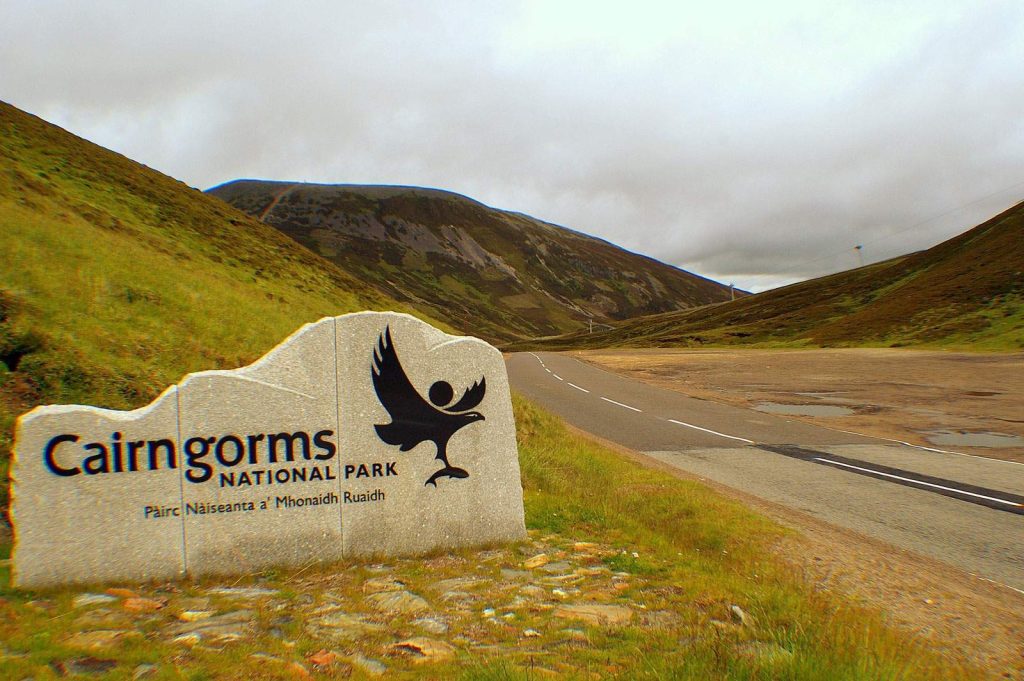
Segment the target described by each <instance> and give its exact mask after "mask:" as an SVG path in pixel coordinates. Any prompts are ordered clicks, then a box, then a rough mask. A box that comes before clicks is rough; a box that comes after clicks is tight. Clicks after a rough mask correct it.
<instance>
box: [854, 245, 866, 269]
mask: <svg viewBox="0 0 1024 681" xmlns="http://www.w3.org/2000/svg"><path fill="white" fill-rule="evenodd" d="M853 250H855V251H857V266H858V267H864V247H863V246H862V245H860V244H857V245H856V246H854V247H853Z"/></svg>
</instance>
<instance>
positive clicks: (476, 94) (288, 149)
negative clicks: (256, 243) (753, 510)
mask: <svg viewBox="0 0 1024 681" xmlns="http://www.w3.org/2000/svg"><path fill="white" fill-rule="evenodd" d="M140 7H142V8H143V9H144V12H143V10H142V9H139V8H140ZM929 7H930V5H929V4H928V3H922V4H921V5H920V7H919V8H918V9H920V10H921V11H927V10H928V9H929ZM847 9H849V8H847ZM850 11H852V10H850ZM865 11H866V12H868V11H869V10H865ZM875 11H879V12H881V10H875ZM958 12H959V14H958V13H957V12H953V13H950V14H948V16H947V15H943V17H944V18H943V19H942V20H941V21H939V20H936V21H933V22H923V23H922V24H921V26H922V28H921V29H920V31H918V33H917V34H913V36H912V37H911V38H906V43H905V44H901V45H900V46H899V49H895V50H888V51H886V55H888V56H886V57H885V58H884V59H882V58H878V57H877V56H875V57H873V59H874V61H871V60H870V59H868V57H867V56H866V57H865V58H864V63H871V64H873V66H872V67H871V68H866V67H865V68H858V69H853V70H851V71H850V72H849V73H847V72H836V73H835V74H834V78H830V79H827V80H814V78H812V76H815V74H817V73H818V72H820V71H821V70H822V69H825V68H826V67H827V66H828V65H832V64H836V63H839V64H845V63H846V62H844V61H842V60H838V61H837V60H836V59H834V58H833V57H834V55H832V54H831V53H830V52H829V50H830V49H832V48H831V47H830V46H829V44H828V40H830V39H831V38H830V37H829V36H815V35H814V30H815V26H813V25H809V26H804V25H797V24H799V22H798V21H797V20H796V19H794V20H793V22H792V23H793V24H794V25H797V28H795V29H791V28H786V29H785V31H788V32H785V31H784V32H782V33H780V34H778V35H774V34H771V35H768V36H767V37H763V36H758V35H756V34H751V35H750V36H748V37H749V38H750V40H751V46H750V49H751V50H753V51H744V45H743V44H738V45H736V46H735V49H732V50H730V51H725V50H723V49H720V48H715V49H712V48H709V47H708V46H707V45H703V44H701V43H700V42H699V41H687V40H685V39H677V40H675V42H671V41H670V42H669V43H668V44H666V45H664V46H660V47H658V49H655V50H652V51H651V53H650V54H645V55H643V56H641V57H634V56H631V55H623V54H619V53H617V52H615V51H614V50H613V49H611V48H606V47H605V46H602V45H600V44H594V43H589V44H572V45H557V44H556V45H553V46H552V45H546V46H544V47H542V48H537V50H536V51H532V52H527V53H524V52H523V51H521V50H518V47H517V46H518V43H517V42H516V41H517V34H516V33H515V30H513V29H511V28H510V27H514V26H516V25H517V24H516V19H517V17H518V16H519V13H520V8H519V7H518V5H517V4H516V3H511V2H508V3H497V4H493V5H490V6H489V9H488V10H486V11H485V10H482V9H480V7H479V6H478V5H477V4H470V3H462V2H448V3H411V2H410V3H374V4H373V7H372V8H370V7H369V5H362V6H357V5H356V4H354V3H353V4H347V3H342V4H338V3H331V2H322V3H306V4H302V5H298V6H292V5H289V6H287V7H285V6H283V5H282V4H281V3H258V4H251V3H204V4H200V3H191V4H190V3H186V4H185V5H177V4H175V5H164V6H160V5H158V4H156V3H145V4H144V5H143V4H141V3H113V2H107V3H73V2H45V3H35V2H33V3H27V2H26V3H23V4H22V5H20V6H17V7H15V6H13V5H8V6H7V7H6V8H4V9H2V10H0V26H2V27H0V84H2V86H3V95H2V96H3V97H4V98H6V99H8V100H9V101H11V102H12V103H14V104H16V105H19V106H22V107H23V108H26V109H28V110H30V111H33V112H35V113H38V114H40V115H42V116H43V117H45V118H48V119H50V120H54V121H55V122H57V123H58V124H61V125H65V126H66V127H69V128H70V129H72V130H73V131H75V132H77V133H79V134H81V135H83V136H85V137H88V138H90V139H93V140H94V141H96V142H98V143H100V144H103V145H105V146H109V147H112V148H115V149H116V150H118V151H121V152H122V153H126V154H127V155H128V156H130V157H132V158H135V159H137V160H139V161H141V162H144V163H147V164H148V165H151V166H154V167H156V168H159V169H161V170H163V171H164V172H167V173H168V174H171V175H173V176H175V177H178V178H180V179H183V180H185V181H186V182H189V183H191V184H193V185H196V186H200V187H207V186H211V185H213V184H217V183H220V182H223V181H226V180H230V179H233V178H236V177H267V178H274V179H295V180H308V181H323V182H376V183H401V184H421V185H427V186H438V187H442V188H446V189H451V190H453V191H458V192H461V193H464V194H467V195H469V196H473V197H474V198H477V199H479V200H482V201H484V202H486V203H489V204H491V205H496V206H498V207H502V208H508V209H512V210H518V211H522V212H526V213H529V214H532V215H534V216H536V217H538V218H541V219H545V220H548V221H551V222H556V223H559V224H564V225H566V226H569V227H572V228H574V229H578V230H581V231H584V232H588V233H591V234H595V235H597V236H600V237H603V238H606V239H609V240H611V241H613V242H616V243H619V244H621V245H623V246H625V247H627V248H630V249H632V250H636V251H639V252H643V253H646V254H649V255H652V256H654V257H657V258H659V259H661V260H664V261H666V262H671V263H673V264H677V265H681V266H684V267H687V268H690V269H694V270H695V271H698V272H700V273H702V274H705V275H708V276H712V277H715V278H719V279H721V280H724V281H736V283H737V285H740V286H756V287H764V286H770V285H773V284H778V283H783V282H788V281H792V280H795V279H799V278H802V277H808V276H814V275H818V274H822V273H825V272H828V271H835V270H837V269H842V268H846V267H849V266H852V265H854V264H855V262H856V261H855V254H854V252H853V251H852V248H853V246H854V245H855V244H857V243H863V244H865V248H864V254H865V256H866V257H867V258H868V259H869V260H878V259H882V258H885V257H890V256H893V255H897V254H899V253H902V252H907V251H910V250H915V249H919V248H922V247H927V246H929V245H931V244H933V243H936V242H938V241H940V240H942V239H944V238H948V237H949V236H951V235H952V234H954V233H956V232H958V231H962V230H963V229H966V228H968V227H970V226H972V225H973V224H976V223H977V222H980V221H981V220H982V219H984V218H985V217H988V215H990V214H992V213H994V212H996V211H997V210H999V209H1001V208H1003V207H1005V206H1008V205H1010V204H1011V203H1013V202H1015V201H1016V200H1018V199H1019V198H1020V197H1021V195H1024V185H1021V186H1018V187H1017V188H1016V189H1011V190H1008V191H1007V192H1005V193H1002V194H998V195H996V196H992V197H990V198H989V199H988V200H986V201H982V202H977V203H974V202H975V200H976V199H977V198H978V197H980V196H984V195H986V194H989V193H992V192H993V191H994V190H995V189H998V188H1000V187H1007V186H1009V185H1011V184H1013V183H1014V182H1024V163H1022V161H1024V128H1022V120H1024V119H1022V117H1021V116H1020V112H1021V111H1024V72H1022V71H1021V70H1020V64H1021V63H1024V10H1022V9H1021V8H1020V7H1019V6H1018V5H1017V4H1016V3H1008V2H1006V3H1002V2H997V3H991V4H985V5H979V6H976V5H975V4H973V3H965V4H964V5H962V6H961V7H960V9H959V10H958ZM883 15H884V12H882V14H879V17H878V18H883V19H884V16H883ZM872 18H873V17H872V16H870V15H865V16H864V17H860V18H858V19H857V21H855V22H854V23H852V24H851V25H850V30H851V31H853V30H858V31H862V30H865V27H867V28H870V25H871V23H870V22H871V20H872ZM777 23H778V24H779V26H783V27H784V28H785V26H786V22H785V21H782V20H780V21H779V22H777ZM779 30H782V29H779ZM832 30H834V27H833V29H832ZM681 33H682V34H685V33H686V31H681ZM840 35H841V32H840ZM801 37H802V38H801ZM783 38H794V39H795V38H801V39H806V40H807V41H808V47H807V55H806V60H804V61H802V62H801V61H800V60H799V57H800V53H799V51H797V52H794V53H793V54H796V55H797V57H796V59H797V60H796V61H795V62H794V61H793V60H792V58H791V56H786V57H785V58H782V57H780V58H778V59H775V55H773V54H771V52H772V49H771V48H772V47H773V44H772V42H771V41H772V40H782V39H783ZM859 38H863V36H859ZM851 40H852V38H851ZM850 44H851V45H861V43H854V42H851V43H850ZM778 47H779V48H780V49H781V48H782V47H785V46H783V45H778ZM862 47H863V48H864V49H865V50H869V48H872V44H871V43H870V41H867V42H865V43H863V45H862ZM843 49H847V46H845V45H835V51H842V50H843ZM849 49H853V48H852V47H850V48H849ZM869 51H870V50H869ZM787 54H788V53H787ZM787 59H788V60H789V61H787ZM851 63H853V64H854V65H855V66H856V65H858V64H859V63H860V62H857V60H856V59H854V61H853V62H851ZM801 69H805V70H806V71H807V79H801V77H800V74H801V71H800V70H801ZM815 77H817V76H815ZM964 204H971V205H970V206H968V207H967V208H965V209H964V210H961V211H958V212H954V213H952V214H951V215H948V216H944V217H943V218H942V219H937V220H933V221H930V222H927V223H925V224H922V225H920V226H918V227H917V228H915V229H912V230H908V229H907V228H908V227H910V226H912V225H915V224H917V223H919V222H921V221H922V220H924V218H927V217H929V216H931V215H935V214H937V213H940V212H943V211H945V210H947V209H949V208H955V207H958V206H962V205H964Z"/></svg>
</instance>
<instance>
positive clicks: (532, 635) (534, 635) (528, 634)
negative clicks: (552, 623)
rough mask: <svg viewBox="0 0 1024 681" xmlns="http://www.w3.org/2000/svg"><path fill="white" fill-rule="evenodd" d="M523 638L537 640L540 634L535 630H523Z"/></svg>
mask: <svg viewBox="0 0 1024 681" xmlns="http://www.w3.org/2000/svg"><path fill="white" fill-rule="evenodd" d="M523 637H524V638H538V637H540V632H539V631H537V630H536V629H524V630H523Z"/></svg>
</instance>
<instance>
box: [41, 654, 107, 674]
mask: <svg viewBox="0 0 1024 681" xmlns="http://www.w3.org/2000/svg"><path fill="white" fill-rule="evenodd" d="M116 666H117V661H116V660H101V659H97V658H95V657H76V658H72V659H70V660H59V661H57V662H54V663H53V668H54V670H56V672H57V673H58V674H60V675H61V676H72V675H74V674H106V673H107V672H109V671H110V670H111V669H114V668H115V667H116Z"/></svg>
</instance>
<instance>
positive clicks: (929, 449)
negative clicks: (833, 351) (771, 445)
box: [814, 423, 1024, 466]
mask: <svg viewBox="0 0 1024 681" xmlns="http://www.w3.org/2000/svg"><path fill="white" fill-rule="evenodd" d="M814 425H816V426H818V427H819V428H825V429H826V430H834V431H836V432H837V433H846V434H847V435H857V436H858V437H867V438H871V439H874V440H885V441H886V442H895V443H896V444H900V445H903V446H905V447H913V448H914V449H923V450H924V451H926V452H935V453H937V454H955V455H957V456H967V457H970V458H972V459H985V460H986V461H998V462H1000V463H1010V464H1013V465H1014V466H1024V463H1021V462H1020V461H1007V460H1006V459H994V458H992V457H991V456H978V455H977V454H965V453H963V452H954V451H952V450H949V449H937V448H935V447H925V446H924V445H915V444H913V443H910V442H904V441H903V440H894V439H892V438H891V437H880V436H878V435H865V434H864V433H855V432H853V431H852V430H843V429H842V428H831V427H829V426H822V425H819V424H817V423H816V424H814Z"/></svg>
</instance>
